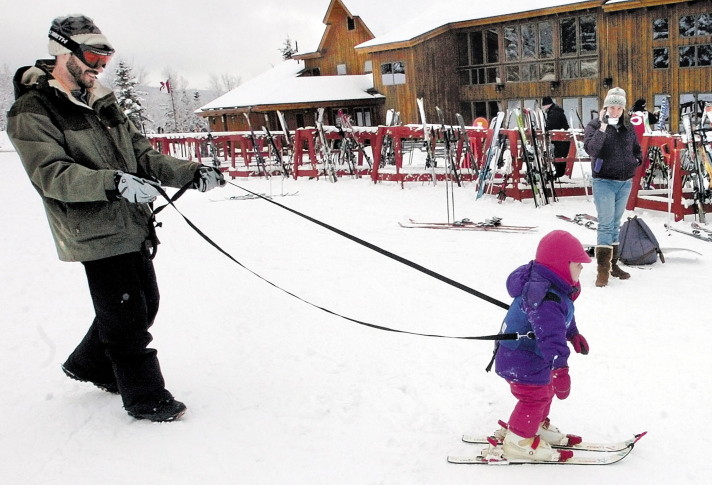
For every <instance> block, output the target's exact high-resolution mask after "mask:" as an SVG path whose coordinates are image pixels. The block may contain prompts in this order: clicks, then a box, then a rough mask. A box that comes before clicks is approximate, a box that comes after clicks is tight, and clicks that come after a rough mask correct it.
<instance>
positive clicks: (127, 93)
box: [114, 60, 146, 131]
mask: <svg viewBox="0 0 712 485" xmlns="http://www.w3.org/2000/svg"><path fill="white" fill-rule="evenodd" d="M114 85H115V86H116V91H117V93H116V98H117V99H118V102H119V106H121V109H122V110H124V113H125V114H126V116H128V118H129V119H130V120H131V121H132V122H133V124H134V125H136V127H137V128H138V129H140V130H141V131H145V128H144V122H145V120H146V114H145V109H144V107H143V106H142V104H141V101H143V100H142V98H141V95H143V94H145V93H143V92H141V91H138V90H137V89H136V86H137V85H138V80H137V79H136V78H135V77H134V76H133V75H132V74H131V66H129V65H128V64H127V63H126V62H124V61H123V60H121V61H119V65H118V67H117V68H116V77H115V79H114Z"/></svg>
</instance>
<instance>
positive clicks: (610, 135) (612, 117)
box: [584, 88, 643, 287]
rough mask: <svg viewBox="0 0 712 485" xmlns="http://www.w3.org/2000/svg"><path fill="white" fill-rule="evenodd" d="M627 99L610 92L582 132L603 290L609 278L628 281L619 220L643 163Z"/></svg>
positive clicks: (599, 281) (598, 279) (619, 91)
mask: <svg viewBox="0 0 712 485" xmlns="http://www.w3.org/2000/svg"><path fill="white" fill-rule="evenodd" d="M625 107H626V96H625V91H623V90H622V89H621V88H613V89H611V90H610V91H608V95H607V96H606V99H605V100H604V102H603V109H601V112H600V113H599V118H598V119H593V120H591V121H590V122H589V123H588V125H587V126H586V130H585V132H584V148H585V150H586V153H588V154H589V155H590V157H591V167H592V172H593V201H594V204H595V205H596V211H597V213H598V237H597V241H596V262H597V264H598V272H597V276H596V286H599V287H601V286H606V285H607V284H608V276H609V275H613V276H614V277H616V278H620V279H623V280H625V279H628V278H630V274H629V273H626V272H625V271H623V270H622V269H621V268H620V267H619V266H618V255H619V251H618V246H619V240H618V236H619V233H620V226H621V217H623V212H624V211H625V206H626V203H627V202H628V196H629V195H630V190H631V187H632V180H631V179H632V178H633V175H635V171H636V169H637V168H638V166H640V164H641V161H642V158H643V157H642V151H641V149H640V144H639V143H638V138H637V136H636V134H635V130H633V126H632V125H631V123H630V119H629V117H628V115H627V114H626V109H625Z"/></svg>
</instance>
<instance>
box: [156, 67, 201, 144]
mask: <svg viewBox="0 0 712 485" xmlns="http://www.w3.org/2000/svg"><path fill="white" fill-rule="evenodd" d="M163 75H164V76H165V79H166V81H164V83H163V84H164V86H167V85H169V86H170V87H166V89H165V90H162V91H161V92H162V93H165V94H164V100H165V101H162V102H161V106H162V108H163V116H162V124H163V127H164V130H165V131H166V132H174V133H192V132H196V131H202V130H203V129H204V128H206V127H207V124H206V122H205V120H204V119H203V118H200V117H199V116H198V115H196V114H195V110H196V109H198V108H199V107H200V106H201V105H202V104H204V103H203V101H202V98H201V96H200V93H199V92H198V91H197V90H191V89H190V88H189V87H188V82H187V81H186V80H185V79H184V78H182V77H181V76H179V75H178V73H176V72H175V71H173V70H170V69H167V70H165V71H164V73H163ZM166 94H167V95H168V96H167V97H166Z"/></svg>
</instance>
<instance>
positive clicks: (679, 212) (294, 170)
mask: <svg viewBox="0 0 712 485" xmlns="http://www.w3.org/2000/svg"><path fill="white" fill-rule="evenodd" d="M325 131H326V137H327V139H328V140H330V141H331V142H332V147H333V141H334V140H339V139H341V137H340V135H339V133H338V130H337V129H336V128H334V127H325ZM454 132H455V133H459V136H458V138H457V140H455V143H456V144H455V159H456V163H457V164H458V167H459V168H460V171H461V175H462V180H464V181H472V180H474V179H475V178H476V176H477V175H476V174H477V168H478V166H479V165H480V164H481V163H482V159H483V156H484V155H483V154H484V153H485V148H486V147H487V145H488V143H489V139H488V137H489V136H491V134H492V130H491V129H489V128H487V129H484V128H482V127H471V126H468V127H466V135H467V136H466V137H465V136H463V134H462V133H461V130H460V127H458V126H455V127H454ZM501 132H502V134H503V135H504V136H506V137H507V139H508V145H509V149H510V152H511V155H512V174H518V176H512V175H510V176H509V177H505V176H504V174H501V173H496V174H495V177H493V179H492V184H494V187H496V188H502V187H501V185H502V183H505V184H506V187H503V189H504V193H505V194H506V196H507V197H512V198H514V199H515V200H520V201H521V200H523V199H527V198H531V197H532V190H531V188H530V187H529V185H528V184H527V183H526V177H525V176H524V167H523V165H524V163H523V160H522V158H521V154H520V143H519V133H518V131H517V130H514V129H502V130H501ZM433 134H434V136H435V137H436V139H437V140H438V141H439V140H441V139H442V134H441V129H440V125H433ZM272 135H273V137H274V141H275V144H276V145H277V147H278V149H279V150H282V160H283V161H285V163H286V162H288V161H290V160H291V162H292V167H290V168H291V172H290V173H291V175H292V176H293V177H294V178H295V179H296V178H298V177H315V178H319V177H321V176H322V175H323V170H320V163H321V162H320V159H319V156H318V150H316V146H315V143H316V128H313V127H310V128H299V129H297V130H296V131H295V132H294V137H293V139H294V144H293V147H292V146H291V145H290V144H289V141H288V140H287V137H286V136H285V135H284V133H283V132H281V131H273V132H272ZM349 136H353V137H354V138H355V139H356V140H357V141H358V142H359V143H360V144H361V145H365V146H369V145H370V147H371V150H372V153H373V157H372V158H373V166H372V168H371V169H369V168H368V166H367V165H365V163H364V160H363V154H362V153H360V152H355V154H356V155H357V165H356V166H357V172H356V173H357V175H358V176H370V177H371V179H372V180H373V182H379V181H396V182H399V183H400V184H403V183H404V182H427V181H430V180H431V179H432V172H431V170H430V169H429V168H428V169H426V168H425V167H415V166H413V167H409V166H406V167H404V154H407V151H408V148H407V147H406V145H409V146H410V147H411V148H412V149H416V148H413V147H419V146H420V145H421V144H422V140H423V128H422V125H402V126H378V127H353V128H352V129H351V130H350V132H349ZM536 136H537V137H541V136H543V135H542V133H541V132H540V131H539V130H536ZM548 136H549V139H550V140H552V141H571V146H570V148H569V154H568V156H567V157H566V158H558V159H556V161H565V162H566V163H567V168H566V175H568V176H569V177H570V176H571V173H572V171H573V167H574V163H589V162H590V160H589V159H588V158H579V157H577V152H576V150H577V147H576V146H575V143H574V140H573V139H572V136H571V133H570V132H568V131H563V130H555V131H551V132H549V134H548ZM386 137H390V140H391V141H392V144H393V152H394V153H393V155H394V157H393V160H394V163H393V165H386V166H384V167H381V162H382V153H381V151H382V150H381V148H382V147H383V143H384V140H386ZM147 138H148V140H149V141H150V143H151V144H152V146H153V147H154V148H155V149H156V150H157V151H159V152H160V153H163V154H167V155H171V156H174V157H176V158H181V159H187V160H195V161H197V162H200V163H202V162H203V160H206V162H207V163H211V155H210V149H209V148H208V140H207V138H208V133H207V132H200V133H165V134H150V135H148V137H147ZM255 138H256V143H257V147H258V149H259V150H260V153H261V155H262V157H263V158H264V159H265V161H266V165H267V172H268V174H269V175H273V176H281V175H283V172H282V169H281V167H280V166H278V164H277V163H276V161H275V157H273V156H272V155H271V153H270V147H269V143H268V140H267V138H266V135H265V133H263V132H259V131H258V132H256V133H255ZM212 143H213V146H214V147H215V150H216V154H217V156H218V158H219V159H220V161H221V167H220V169H221V170H222V171H223V172H226V173H228V174H229V175H230V177H232V178H239V177H260V176H263V173H262V174H261V173H260V172H261V169H260V167H258V166H257V162H256V154H255V150H254V149H253V148H252V142H251V141H250V133H249V132H220V133H219V134H213V136H212ZM464 143H470V148H471V150H469V151H468V150H464V149H463V147H464ZM651 147H657V148H658V149H659V151H660V153H661V154H662V158H663V161H664V163H665V164H666V165H667V166H668V173H669V174H674V177H673V181H672V200H670V198H669V192H670V188H669V187H667V182H666V183H665V184H664V185H665V187H664V188H656V189H650V190H644V189H642V188H641V179H642V178H643V177H644V176H645V171H646V169H647V168H648V166H649V164H650V160H649V153H650V148H651ZM332 149H333V148H332ZM641 149H642V151H643V163H642V165H641V167H640V168H639V169H638V170H637V171H636V174H635V176H634V178H633V188H632V190H631V194H630V197H629V198H628V203H627V206H626V208H627V209H628V210H633V209H635V208H636V207H637V208H641V209H649V210H655V211H660V212H667V211H668V210H670V212H671V213H672V214H673V215H674V219H675V221H680V220H682V219H684V217H685V216H688V215H694V214H696V208H695V206H696V204H694V192H693V190H692V189H691V188H690V187H684V186H683V178H684V177H685V176H686V175H687V174H688V171H686V170H684V169H683V167H682V155H683V153H684V152H685V150H686V149H687V146H686V145H685V143H683V142H682V137H681V136H680V135H678V134H674V135H670V134H647V133H646V134H644V135H643V136H642V138H641ZM337 151H338V150H337ZM468 153H472V157H469V156H468ZM468 158H474V159H468ZM444 165H445V164H444V163H443V164H442V166H439V167H438V171H439V172H437V173H436V177H437V178H438V180H441V179H442V180H444V178H445V177H446V175H447V174H445V168H444ZM338 175H339V176H345V175H350V174H349V173H348V170H346V168H345V167H339V171H338ZM556 195H557V197H567V196H578V195H585V187H583V186H577V185H576V184H557V186H556ZM703 207H704V209H705V213H708V212H712V204H704V205H703Z"/></svg>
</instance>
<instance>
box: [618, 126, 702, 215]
mask: <svg viewBox="0 0 712 485" xmlns="http://www.w3.org/2000/svg"><path fill="white" fill-rule="evenodd" d="M651 147H658V148H659V149H660V151H661V153H662V157H663V161H664V162H665V164H666V165H667V166H668V173H669V174H674V177H673V179H672V200H670V197H669V195H670V187H668V186H667V185H666V187H665V188H658V189H651V190H644V189H642V188H641V179H642V178H643V176H644V175H645V170H646V169H647V168H648V165H649V164H650V159H649V157H648V154H649V153H650V148H651ZM640 148H641V149H642V151H643V163H642V165H641V166H640V168H639V169H638V170H637V171H636V174H635V176H634V177H633V189H632V190H631V193H630V196H629V198H628V204H627V206H626V209H628V210H633V209H634V208H636V207H639V208H641V209H650V210H655V211H661V212H667V211H668V210H670V212H671V213H672V214H673V215H674V216H675V221H676V222H677V221H681V220H683V219H684V218H685V216H686V215H692V214H697V209H696V204H695V203H694V191H693V190H692V188H690V187H683V179H684V178H685V175H687V174H689V171H687V170H684V169H683V168H682V154H683V153H684V152H685V150H687V145H686V144H685V143H683V141H682V137H681V136H680V135H677V134H675V135H668V134H664V135H659V134H656V135H649V134H644V135H643V137H642V139H641V142H640ZM703 207H704V211H705V213H707V212H712V204H703Z"/></svg>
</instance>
